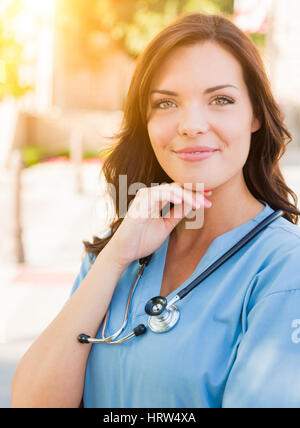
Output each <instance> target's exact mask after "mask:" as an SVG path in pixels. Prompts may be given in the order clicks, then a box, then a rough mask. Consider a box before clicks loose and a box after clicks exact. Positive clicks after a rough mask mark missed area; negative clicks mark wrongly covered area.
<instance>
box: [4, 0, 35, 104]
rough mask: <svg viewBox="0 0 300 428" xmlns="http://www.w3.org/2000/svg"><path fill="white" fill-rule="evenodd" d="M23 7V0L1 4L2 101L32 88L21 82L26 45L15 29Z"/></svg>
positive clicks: (7, 0) (9, 0) (21, 94)
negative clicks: (22, 42) (14, 25)
mask: <svg viewBox="0 0 300 428" xmlns="http://www.w3.org/2000/svg"><path fill="white" fill-rule="evenodd" d="M22 7H23V4H22V1H21V0H6V1H5V2H4V4H2V5H1V6H0V101H1V100H2V99H3V98H4V97H5V96H7V95H12V96H14V97H16V98H18V97H21V96H23V95H24V94H25V93H26V92H27V91H28V90H30V89H32V87H31V86H28V85H23V84H22V82H21V78H20V67H22V66H23V64H24V58H23V50H24V46H23V45H22V44H21V43H20V42H19V41H18V40H17V39H16V36H15V34H14V31H13V21H14V18H15V17H16V16H17V15H18V13H19V12H20V10H21V9H22Z"/></svg>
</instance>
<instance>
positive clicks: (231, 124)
mask: <svg viewBox="0 0 300 428" xmlns="http://www.w3.org/2000/svg"><path fill="white" fill-rule="evenodd" d="M147 114H148V115H147V117H148V133H149V137H150V141H151V144H152V147H153V150H154V152H155V155H156V157H157V160H158V162H159V163H160V165H161V167H162V168H163V169H164V171H165V172H166V173H167V174H168V176H169V177H170V178H172V179H173V180H174V181H175V182H177V183H181V184H184V183H204V187H205V189H214V188H216V187H217V186H220V185H222V184H224V183H226V182H228V180H232V179H238V180H243V175H242V168H243V166H244V164H245V162H246V160H247V157H248V153H249V149H250V140H251V133H252V132H255V131H256V130H257V129H258V128H259V122H258V121H257V120H256V119H255V117H254V115H253V110H252V106H251V103H250V99H249V96H248V91H247V86H246V84H245V82H244V79H243V74H242V68H241V66H240V64H239V62H238V61H237V60H236V59H235V58H234V56H232V55H231V54H230V53H229V52H228V51H226V50H225V49H223V48H222V47H221V46H220V45H218V44H216V43H213V42H204V43H198V44H195V45H190V46H184V47H179V48H176V49H175V50H174V51H172V52H171V53H170V54H169V55H168V56H167V57H166V59H165V60H164V61H163V62H162V64H161V65H160V67H159V69H158V70H157V71H156V73H155V75H154V78H153V81H152V84H151V88H150V98H149V106H148V112H147ZM188 148H190V150H191V151H193V152H196V153H189V154H187V153H182V154H179V153H177V151H179V150H186V149H188ZM199 151H200V153H199Z"/></svg>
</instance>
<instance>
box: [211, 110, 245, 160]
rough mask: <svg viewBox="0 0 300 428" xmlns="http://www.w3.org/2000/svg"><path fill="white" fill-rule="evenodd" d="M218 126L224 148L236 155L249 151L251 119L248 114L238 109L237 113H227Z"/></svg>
mask: <svg viewBox="0 0 300 428" xmlns="http://www.w3.org/2000/svg"><path fill="white" fill-rule="evenodd" d="M224 119H225V120H223V121H222V123H221V124H219V125H220V126H219V127H218V134H219V139H220V140H221V141H223V144H224V149H225V151H226V150H229V151H230V152H231V151H234V152H235V153H236V154H237V155H238V154H239V153H245V152H247V153H248V151H249V148H250V140H251V120H250V119H249V115H248V114H246V113H245V112H243V111H240V112H239V114H238V115H228V116H227V117H225V118H224Z"/></svg>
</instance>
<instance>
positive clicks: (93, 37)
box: [57, 0, 233, 65]
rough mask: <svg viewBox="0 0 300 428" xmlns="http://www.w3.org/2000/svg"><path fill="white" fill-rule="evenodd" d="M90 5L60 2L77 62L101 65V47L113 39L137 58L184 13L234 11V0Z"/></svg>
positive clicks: (110, 0)
mask: <svg viewBox="0 0 300 428" xmlns="http://www.w3.org/2000/svg"><path fill="white" fill-rule="evenodd" d="M88 6H89V7H87V2H86V0H58V2H57V23H58V25H59V28H60V30H61V31H62V34H63V38H64V41H65V44H66V47H70V46H72V47H74V46H75V47H76V49H74V53H72V55H73V65H79V64H80V62H81V61H83V62H85V64H87V63H89V64H90V65H93V64H98V63H99V61H101V51H102V49H101V48H102V47H103V46H105V45H106V44H108V43H112V42H113V43H114V44H115V45H117V46H119V47H120V48H121V49H122V50H124V51H125V52H127V53H128V54H129V55H130V56H132V57H133V58H136V57H137V56H138V55H139V54H140V52H141V51H142V50H143V49H144V47H145V46H146V44H147V43H148V42H149V41H150V40H151V39H152V38H153V36H154V35H155V34H157V33H158V32H159V31H160V30H161V29H162V28H163V27H164V26H166V25H167V24H168V23H170V22H171V21H172V20H174V19H175V18H176V17H177V16H179V15H181V14H183V13H189V12H207V13H222V14H225V15H228V16H231V15H232V13H233V0H124V1H121V0H89V1H88ZM74 43H75V44H74Z"/></svg>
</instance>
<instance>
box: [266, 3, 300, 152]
mask: <svg viewBox="0 0 300 428" xmlns="http://www.w3.org/2000/svg"><path fill="white" fill-rule="evenodd" d="M299 21H300V2H299V1H298V0H287V1H284V2H283V1H279V0H271V8H270V15H269V27H268V33H267V46H266V62H267V65H268V69H269V74H270V80H271V84H272V87H273V90H274V93H275V96H276V98H277V100H278V101H279V104H280V106H281V108H282V110H283V112H284V114H285V117H286V123H287V126H288V128H289V129H290V131H291V133H292V135H293V140H294V143H293V145H297V146H299V147H300V99H299V93H300V48H299V46H300V29H299Z"/></svg>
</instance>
